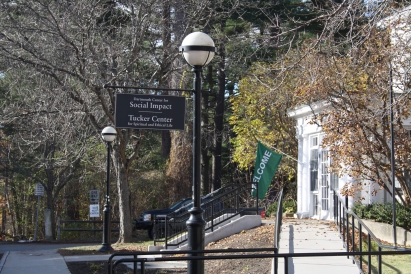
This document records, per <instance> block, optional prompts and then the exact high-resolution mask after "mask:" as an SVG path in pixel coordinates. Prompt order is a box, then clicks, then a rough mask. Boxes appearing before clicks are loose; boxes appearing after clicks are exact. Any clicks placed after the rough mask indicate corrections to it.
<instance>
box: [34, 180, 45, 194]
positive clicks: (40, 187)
mask: <svg viewBox="0 0 411 274" xmlns="http://www.w3.org/2000/svg"><path fill="white" fill-rule="evenodd" d="M34 195H36V196H44V186H43V185H42V184H39V183H38V184H36V189H35V190H34Z"/></svg>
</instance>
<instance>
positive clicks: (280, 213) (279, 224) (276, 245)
mask: <svg viewBox="0 0 411 274" xmlns="http://www.w3.org/2000/svg"><path fill="white" fill-rule="evenodd" d="M283 191H284V188H282V189H281V191H280V195H279V199H278V205H277V212H276V215H275V216H276V217H275V228H274V253H275V254H278V250H279V249H280V236H281V227H282V225H283ZM273 267H274V274H277V273H278V258H277V257H276V258H274V266H273Z"/></svg>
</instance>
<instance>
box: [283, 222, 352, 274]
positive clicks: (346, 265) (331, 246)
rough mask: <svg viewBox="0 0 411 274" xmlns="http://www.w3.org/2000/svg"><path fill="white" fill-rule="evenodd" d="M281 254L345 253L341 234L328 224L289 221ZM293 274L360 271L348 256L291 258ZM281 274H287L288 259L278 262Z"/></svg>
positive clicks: (335, 273)
mask: <svg viewBox="0 0 411 274" xmlns="http://www.w3.org/2000/svg"><path fill="white" fill-rule="evenodd" d="M280 237H281V238H280V250H279V253H312V252H315V253H321V252H345V249H344V247H343V242H342V240H341V239H340V236H339V234H338V232H337V231H334V230H333V229H331V228H330V226H329V222H328V221H318V220H310V219H285V220H284V222H283V226H282V230H281V236H280ZM288 271H289V274H290V273H292V274H294V273H295V274H318V273H333V274H351V273H352V274H354V273H359V269H358V268H357V266H356V265H355V264H353V261H352V260H351V259H348V258H347V257H346V256H343V257H342V256H339V257H305V258H304V257H302V258H290V259H289V265H288ZM278 273H279V274H284V259H282V258H279V259H278Z"/></svg>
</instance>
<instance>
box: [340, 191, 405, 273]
mask: <svg viewBox="0 0 411 274" xmlns="http://www.w3.org/2000/svg"><path fill="white" fill-rule="evenodd" d="M333 196H334V223H335V225H336V226H337V229H338V231H339V233H340V236H341V239H342V240H343V242H344V247H345V249H346V251H347V253H348V252H351V253H349V254H350V255H347V257H348V256H352V257H351V259H352V260H353V263H356V264H357V266H358V268H359V269H360V271H361V273H370V274H371V273H372V260H373V258H372V255H376V257H377V267H376V268H377V269H376V270H377V273H378V274H381V273H382V259H383V255H387V254H391V255H398V254H411V249H410V248H402V247H394V246H390V245H385V244H382V243H381V242H380V240H379V239H378V238H377V237H376V236H375V235H374V234H373V233H372V231H371V230H370V229H369V228H368V227H367V226H366V225H365V224H364V223H363V221H362V220H361V219H360V218H359V217H358V216H357V215H356V214H355V213H354V212H352V211H351V210H349V209H348V197H345V198H344V200H343V199H342V198H341V197H340V196H339V195H338V194H337V192H336V191H334V193H333ZM364 247H366V248H364ZM364 249H365V250H366V251H364ZM372 249H375V251H374V252H371V251H372ZM383 249H389V250H392V251H391V252H392V253H387V252H384V251H382V250H383ZM402 252H404V253H402ZM354 253H355V254H354ZM364 256H365V257H366V258H364ZM363 269H365V271H364V270H363Z"/></svg>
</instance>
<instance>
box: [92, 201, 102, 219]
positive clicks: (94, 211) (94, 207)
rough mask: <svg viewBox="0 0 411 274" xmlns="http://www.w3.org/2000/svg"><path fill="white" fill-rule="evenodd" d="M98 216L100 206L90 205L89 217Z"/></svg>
mask: <svg viewBox="0 0 411 274" xmlns="http://www.w3.org/2000/svg"><path fill="white" fill-rule="evenodd" d="M95 217H100V207H99V205H98V204H95V205H90V218H95Z"/></svg>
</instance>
